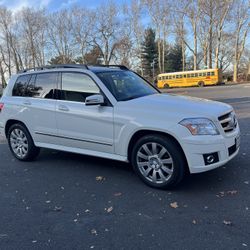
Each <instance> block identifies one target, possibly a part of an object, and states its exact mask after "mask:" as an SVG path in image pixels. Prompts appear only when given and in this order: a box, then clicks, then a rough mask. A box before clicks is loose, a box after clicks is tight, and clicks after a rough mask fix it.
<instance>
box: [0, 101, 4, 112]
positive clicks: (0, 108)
mask: <svg viewBox="0 0 250 250" xmlns="http://www.w3.org/2000/svg"><path fill="white" fill-rule="evenodd" d="M3 107H4V103H0V112H1V111H2V110H3Z"/></svg>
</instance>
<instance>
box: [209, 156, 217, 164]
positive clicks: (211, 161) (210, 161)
mask: <svg viewBox="0 0 250 250" xmlns="http://www.w3.org/2000/svg"><path fill="white" fill-rule="evenodd" d="M214 160H215V158H214V156H213V155H209V156H207V163H209V164H212V163H213V162H214Z"/></svg>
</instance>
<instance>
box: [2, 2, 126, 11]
mask: <svg viewBox="0 0 250 250" xmlns="http://www.w3.org/2000/svg"><path fill="white" fill-rule="evenodd" d="M105 2H107V0H106V1H105V0H0V5H2V6H5V7H7V8H8V9H11V10H12V11H14V12H16V11H18V10H20V9H22V8H23V7H33V8H43V7H46V8H47V9H48V10H49V11H55V10H59V9H64V8H68V7H70V6H73V5H75V4H77V5H80V6H85V7H86V6H87V7H89V8H94V7H96V6H99V5H101V4H102V3H105ZM114 2H119V3H126V2H129V0H116V1H114Z"/></svg>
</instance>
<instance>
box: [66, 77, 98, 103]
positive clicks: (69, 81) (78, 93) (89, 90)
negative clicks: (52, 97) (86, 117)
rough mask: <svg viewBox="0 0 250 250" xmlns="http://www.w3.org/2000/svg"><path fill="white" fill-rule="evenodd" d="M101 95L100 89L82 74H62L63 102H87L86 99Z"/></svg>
mask: <svg viewBox="0 0 250 250" xmlns="http://www.w3.org/2000/svg"><path fill="white" fill-rule="evenodd" d="M99 93H100V89H99V88H98V86H97V85H96V83H95V82H94V81H93V80H92V79H91V78H90V77H89V76H87V75H85V74H81V73H62V95H61V98H62V99H63V100H67V101H74V102H85V99H86V97H88V96H90V95H94V94H99Z"/></svg>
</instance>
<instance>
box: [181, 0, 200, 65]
mask: <svg viewBox="0 0 250 250" xmlns="http://www.w3.org/2000/svg"><path fill="white" fill-rule="evenodd" d="M188 1H189V4H188V5H187V8H186V10H185V11H186V16H187V19H188V20H189V22H190V24H191V27H192V36H193V46H191V45H189V43H188V42H187V41H185V40H184V42H185V44H186V46H187V48H188V49H189V50H190V51H191V52H192V55H193V69H194V70H196V69H197V68H198V59H197V56H198V34H197V33H198V23H199V21H200V18H201V9H200V4H199V2H198V1H199V0H188Z"/></svg>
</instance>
